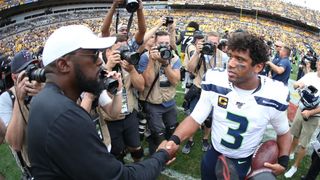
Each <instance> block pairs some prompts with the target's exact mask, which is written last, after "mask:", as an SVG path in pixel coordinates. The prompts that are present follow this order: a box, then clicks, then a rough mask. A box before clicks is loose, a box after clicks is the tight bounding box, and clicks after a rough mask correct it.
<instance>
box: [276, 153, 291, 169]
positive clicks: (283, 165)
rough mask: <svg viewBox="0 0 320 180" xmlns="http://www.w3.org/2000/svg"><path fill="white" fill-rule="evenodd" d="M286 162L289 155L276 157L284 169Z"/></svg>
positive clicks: (286, 166)
mask: <svg viewBox="0 0 320 180" xmlns="http://www.w3.org/2000/svg"><path fill="white" fill-rule="evenodd" d="M288 163H289V156H287V155H283V156H280V157H279V158H278V164H280V165H281V166H282V167H284V168H285V169H287V168H288Z"/></svg>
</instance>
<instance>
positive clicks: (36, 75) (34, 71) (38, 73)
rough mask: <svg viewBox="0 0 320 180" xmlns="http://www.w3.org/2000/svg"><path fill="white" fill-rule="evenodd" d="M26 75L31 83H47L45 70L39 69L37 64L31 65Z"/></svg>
mask: <svg viewBox="0 0 320 180" xmlns="http://www.w3.org/2000/svg"><path fill="white" fill-rule="evenodd" d="M26 75H27V76H28V78H29V81H30V82H31V81H33V80H34V81H37V82H39V83H43V82H45V81H46V75H45V72H44V69H42V68H39V67H38V66H37V65H36V64H29V65H28V66H27V68H26Z"/></svg>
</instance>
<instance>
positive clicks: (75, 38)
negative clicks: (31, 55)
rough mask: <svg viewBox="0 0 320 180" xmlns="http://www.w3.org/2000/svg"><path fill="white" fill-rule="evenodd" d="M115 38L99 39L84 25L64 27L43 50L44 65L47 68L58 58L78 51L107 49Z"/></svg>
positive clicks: (53, 35) (49, 40) (55, 32)
mask: <svg viewBox="0 0 320 180" xmlns="http://www.w3.org/2000/svg"><path fill="white" fill-rule="evenodd" d="M115 41H116V38H115V37H107V38H99V37H98V36H96V35H95V34H94V33H93V32H92V31H91V30H90V29H89V28H88V27H86V26H84V25H69V26H63V27H60V28H59V29H57V30H55V31H54V32H53V33H52V34H51V35H50V36H49V38H48V40H47V41H46V43H45V46H44V49H43V55H42V57H43V60H42V61H43V65H44V66H47V65H48V64H50V63H51V62H53V61H55V60H57V59H58V58H60V57H62V56H64V55H66V54H68V53H70V52H72V51H75V50H77V49H80V48H82V49H105V48H108V47H110V46H112V45H113V44H114V43H115Z"/></svg>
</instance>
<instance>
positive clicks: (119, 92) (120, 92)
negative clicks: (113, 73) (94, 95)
mask: <svg viewBox="0 0 320 180" xmlns="http://www.w3.org/2000/svg"><path fill="white" fill-rule="evenodd" d="M121 94H122V88H120V90H119V91H117V93H116V94H115V96H118V95H121Z"/></svg>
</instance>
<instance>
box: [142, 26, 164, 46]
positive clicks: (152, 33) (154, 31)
mask: <svg viewBox="0 0 320 180" xmlns="http://www.w3.org/2000/svg"><path fill="white" fill-rule="evenodd" d="M160 27H161V26H160V25H156V26H155V27H153V28H151V29H150V30H149V31H147V32H146V33H145V35H144V38H143V41H144V42H145V43H146V42H147V41H148V40H149V39H150V38H151V37H152V35H154V34H155V33H156V32H157V30H158V29H159V28H160Z"/></svg>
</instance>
